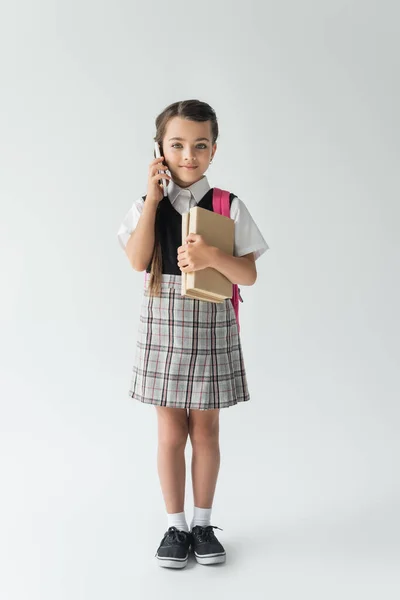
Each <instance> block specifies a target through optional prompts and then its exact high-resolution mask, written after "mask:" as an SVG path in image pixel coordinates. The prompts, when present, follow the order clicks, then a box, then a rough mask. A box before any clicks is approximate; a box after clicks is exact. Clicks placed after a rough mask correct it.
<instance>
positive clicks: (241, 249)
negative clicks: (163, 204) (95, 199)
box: [117, 175, 269, 260]
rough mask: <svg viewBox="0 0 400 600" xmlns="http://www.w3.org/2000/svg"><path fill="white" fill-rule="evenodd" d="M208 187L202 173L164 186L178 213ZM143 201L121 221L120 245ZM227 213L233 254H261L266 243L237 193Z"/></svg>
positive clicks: (256, 256) (131, 229)
mask: <svg viewBox="0 0 400 600" xmlns="http://www.w3.org/2000/svg"><path fill="white" fill-rule="evenodd" d="M209 189H210V185H209V183H208V180H207V177H206V176H205V175H204V176H203V177H202V178H201V179H200V180H199V181H196V183H193V184H192V185H191V186H189V187H187V188H181V187H180V186H179V185H177V184H176V183H175V182H174V181H173V180H171V181H170V182H169V183H168V188H167V190H168V198H169V200H170V202H171V203H172V204H173V206H174V208H175V209H176V210H177V211H178V212H179V213H180V214H181V215H182V214H183V213H186V212H189V210H190V209H191V208H192V207H193V206H196V204H198V202H200V200H201V199H202V198H203V196H204V195H205V194H206V193H207V192H208V190H209ZM143 205H144V200H143V198H139V199H138V200H135V202H134V203H133V205H132V208H131V209H130V210H129V211H128V212H127V214H126V215H125V218H124V220H123V221H122V223H121V226H120V228H119V230H118V233H117V236H118V240H119V243H120V245H121V247H122V248H123V249H125V246H126V244H127V242H128V239H129V237H130V235H131V233H132V231H133V230H134V229H135V227H136V225H137V222H138V221H139V218H140V215H141V212H142V210H143ZM230 217H231V219H233V220H234V221H235V243H234V252H233V254H234V256H244V255H245V254H250V252H254V256H255V259H256V260H257V259H258V258H260V256H261V255H262V254H264V252H266V250H268V248H269V246H268V244H267V242H266V241H265V239H264V237H263V235H262V233H261V231H260V230H259V229H258V227H257V225H256V223H255V221H254V220H253V218H252V216H251V214H250V212H249V211H248V209H247V207H246V205H245V204H244V202H243V201H242V200H240V199H239V198H238V197H237V196H235V197H234V198H233V200H232V204H231V212H230Z"/></svg>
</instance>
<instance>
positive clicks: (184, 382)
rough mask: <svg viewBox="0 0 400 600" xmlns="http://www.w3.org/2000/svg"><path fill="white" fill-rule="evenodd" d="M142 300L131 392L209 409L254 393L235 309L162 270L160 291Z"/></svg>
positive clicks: (135, 395)
mask: <svg viewBox="0 0 400 600" xmlns="http://www.w3.org/2000/svg"><path fill="white" fill-rule="evenodd" d="M148 281H149V278H148V277H147V276H146V279H145V283H144V293H143V300H142V304H141V310H140V322H139V328H138V336H137V342H136V353H135V359H134V365H133V369H132V380H131V385H130V389H129V395H130V396H131V397H132V398H135V399H136V400H139V401H140V402H144V403H147V404H154V405H156V406H168V407H172V408H186V409H189V408H190V409H198V410H208V409H215V408H225V407H229V406H232V405H234V404H237V403H238V402H245V401H247V400H249V399H250V396H249V391H248V387H247V380H246V373H245V367H244V362H243V356H242V348H241V343H240V336H239V332H238V326H237V322H236V316H235V311H234V309H233V305H232V302H231V300H230V299H229V298H228V299H227V300H225V301H224V302H223V303H221V304H217V303H214V302H205V301H203V300H195V299H193V298H186V297H184V296H182V295H181V282H182V279H181V276H180V275H166V274H163V275H162V281H161V296H160V297H157V296H150V295H149V292H148Z"/></svg>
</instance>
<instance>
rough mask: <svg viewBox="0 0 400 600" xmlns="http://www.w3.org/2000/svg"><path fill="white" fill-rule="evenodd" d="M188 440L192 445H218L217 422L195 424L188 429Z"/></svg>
mask: <svg viewBox="0 0 400 600" xmlns="http://www.w3.org/2000/svg"><path fill="white" fill-rule="evenodd" d="M189 435H190V442H191V444H192V446H193V447H194V446H199V447H200V446H211V445H218V442H219V427H218V423H212V424H207V426H204V425H201V426H200V425H195V426H193V427H191V428H190V429H189Z"/></svg>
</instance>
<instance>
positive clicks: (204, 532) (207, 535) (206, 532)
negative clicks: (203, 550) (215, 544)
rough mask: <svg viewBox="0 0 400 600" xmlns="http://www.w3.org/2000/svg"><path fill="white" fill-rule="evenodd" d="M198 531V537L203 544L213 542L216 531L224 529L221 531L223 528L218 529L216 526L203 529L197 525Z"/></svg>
mask: <svg viewBox="0 0 400 600" xmlns="http://www.w3.org/2000/svg"><path fill="white" fill-rule="evenodd" d="M197 527H198V529H197V532H196V534H197V536H198V537H199V539H200V541H202V542H212V541H213V538H214V537H215V536H214V531H213V530H214V529H219V530H220V531H223V529H221V527H217V526H216V525H207V527H202V526H201V525H197Z"/></svg>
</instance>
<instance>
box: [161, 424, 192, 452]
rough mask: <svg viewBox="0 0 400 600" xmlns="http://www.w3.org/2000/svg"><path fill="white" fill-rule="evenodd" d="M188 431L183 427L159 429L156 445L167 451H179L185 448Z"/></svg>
mask: <svg viewBox="0 0 400 600" xmlns="http://www.w3.org/2000/svg"><path fill="white" fill-rule="evenodd" d="M187 437H188V429H187V427H185V426H183V425H182V426H176V425H174V426H169V427H168V426H167V427H161V428H160V430H159V433H158V443H159V445H160V446H163V447H164V448H168V449H180V448H182V447H183V448H184V447H185V446H186V442H187Z"/></svg>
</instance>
